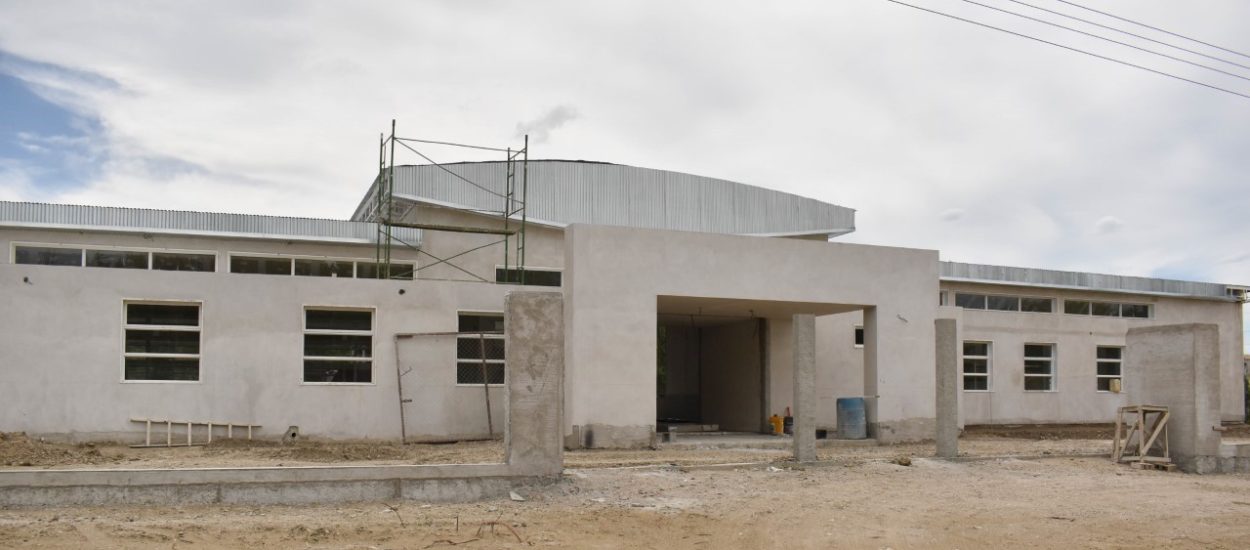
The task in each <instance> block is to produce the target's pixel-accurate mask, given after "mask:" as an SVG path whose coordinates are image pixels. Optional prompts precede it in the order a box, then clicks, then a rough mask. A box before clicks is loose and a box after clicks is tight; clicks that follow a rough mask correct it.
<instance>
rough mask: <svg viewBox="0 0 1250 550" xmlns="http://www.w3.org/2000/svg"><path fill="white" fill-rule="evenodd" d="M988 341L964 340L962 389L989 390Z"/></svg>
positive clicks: (989, 346) (989, 345)
mask: <svg viewBox="0 0 1250 550" xmlns="http://www.w3.org/2000/svg"><path fill="white" fill-rule="evenodd" d="M991 347H992V346H991V344H990V343H989V342H964V391H989V390H990V348H991Z"/></svg>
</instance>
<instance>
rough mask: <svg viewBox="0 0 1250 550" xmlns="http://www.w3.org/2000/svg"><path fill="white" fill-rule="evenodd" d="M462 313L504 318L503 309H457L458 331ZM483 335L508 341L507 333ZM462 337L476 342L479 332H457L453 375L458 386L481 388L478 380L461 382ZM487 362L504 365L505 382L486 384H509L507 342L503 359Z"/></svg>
mask: <svg viewBox="0 0 1250 550" xmlns="http://www.w3.org/2000/svg"><path fill="white" fill-rule="evenodd" d="M561 282H563V280H561ZM507 284H512V283H507ZM461 315H476V316H481V317H485V316H491V317H500V318H503V316H504V314H503V311H485V310H457V311H456V332H459V331H460V316H461ZM505 331H506V327H505ZM483 336H485V338H487V339H492V340H504V341H506V339H507V338H506V337H507V334H485V335H483ZM462 338H463V339H471V340H473V341H475V342H476V341H477V340H478V335H477V334H473V335H460V334H457V335H456V351H457V354H456V357H455V361H454V366H455V369H456V371H455V372H454V373H453V375H454V376H455V378H456V387H459V388H480V387H482V384H481V383H478V382H474V383H467V384H466V383H462V382H460V373H459V371H460V363H461V360H460V356H459V353H458V351H459V349H460V340H461V339H462ZM470 360H471V361H475V362H477V363H479V364H480V363H481V361H482V360H481V359H470ZM486 364H487V365H492V364H498V365H503V382H501V383H499V384H491V383H489V382H488V383H487V384H486V386H487V387H490V388H502V387H505V386H507V385H508V352H507V344H505V347H504V356H503V359H487V360H486Z"/></svg>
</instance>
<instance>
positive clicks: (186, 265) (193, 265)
mask: <svg viewBox="0 0 1250 550" xmlns="http://www.w3.org/2000/svg"><path fill="white" fill-rule="evenodd" d="M152 269H159V270H162V271H217V256H214V255H212V254H174V253H169V252H153V253H152Z"/></svg>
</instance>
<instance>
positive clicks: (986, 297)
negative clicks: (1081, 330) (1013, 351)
mask: <svg viewBox="0 0 1250 550" xmlns="http://www.w3.org/2000/svg"><path fill="white" fill-rule="evenodd" d="M955 305H956V306H958V307H962V308H964V309H982V310H992V311H1024V312H1032V313H1053V312H1054V311H1055V299H1054V298H1039V297H1036V296H1008V295H997V294H973V293H967V292H956V293H955ZM1063 312H1064V313H1067V314H1070V315H1094V316H1098V317H1130V318H1137V319H1148V318H1150V305H1149V304H1131V303H1120V302H1095V301H1090V300H1064V301H1063Z"/></svg>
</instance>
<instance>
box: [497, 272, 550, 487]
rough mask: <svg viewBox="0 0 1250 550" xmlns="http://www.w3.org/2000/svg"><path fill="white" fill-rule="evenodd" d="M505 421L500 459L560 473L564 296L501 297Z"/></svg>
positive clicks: (520, 469) (520, 470) (516, 468)
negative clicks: (505, 379)
mask: <svg viewBox="0 0 1250 550" xmlns="http://www.w3.org/2000/svg"><path fill="white" fill-rule="evenodd" d="M504 331H505V340H504V346H505V347H504V353H505V357H507V360H508V365H507V377H508V393H507V411H508V422H507V428H506V431H505V432H504V461H505V462H507V463H508V466H509V468H510V470H511V471H512V472H513V474H515V475H548V476H550V475H560V472H561V471H562V470H563V468H564V444H563V429H562V428H563V420H562V418H561V416H562V413H563V408H564V388H563V386H562V384H563V382H564V296H563V294H561V293H558V292H510V293H508V294H507V295H506V296H505V297H504Z"/></svg>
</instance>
